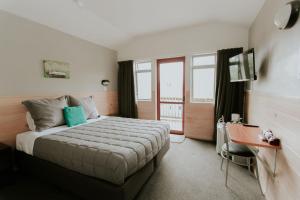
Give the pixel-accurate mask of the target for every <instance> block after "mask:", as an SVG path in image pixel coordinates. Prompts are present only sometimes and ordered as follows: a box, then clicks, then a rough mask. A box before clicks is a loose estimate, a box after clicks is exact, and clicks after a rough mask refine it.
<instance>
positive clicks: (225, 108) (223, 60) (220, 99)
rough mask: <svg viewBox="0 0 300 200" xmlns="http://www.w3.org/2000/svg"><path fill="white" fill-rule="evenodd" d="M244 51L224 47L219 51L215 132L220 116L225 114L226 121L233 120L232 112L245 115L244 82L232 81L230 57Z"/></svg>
mask: <svg viewBox="0 0 300 200" xmlns="http://www.w3.org/2000/svg"><path fill="white" fill-rule="evenodd" d="M242 52H243V48H233V49H223V50H219V51H218V53H217V56H218V57H217V80H216V96H215V133H214V140H216V133H217V129H216V124H217V121H218V119H219V118H221V117H222V115H223V116H224V119H225V121H226V122H228V121H230V120H231V114H232V113H239V114H240V116H241V117H243V116H244V96H245V84H244V82H233V83H231V82H230V73H229V58H231V57H233V56H236V55H238V54H240V53H242Z"/></svg>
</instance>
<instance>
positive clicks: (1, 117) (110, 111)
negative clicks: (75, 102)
mask: <svg viewBox="0 0 300 200" xmlns="http://www.w3.org/2000/svg"><path fill="white" fill-rule="evenodd" d="M63 95H66V94H54V95H45V96H2V97H0V142H1V143H4V144H8V145H10V146H13V147H14V146H15V141H16V135H17V134H18V133H22V132H26V131H28V130H29V129H28V126H27V122H26V117H25V116H26V108H25V106H23V105H22V103H21V102H22V101H24V100H27V99H41V98H55V97H59V96H63ZM70 95H73V96H75V97H83V96H91V95H92V96H93V97H94V100H95V103H96V106H97V109H98V111H99V113H100V114H101V115H114V114H117V112H118V103H117V102H118V101H117V92H116V91H108V92H97V93H95V92H94V93H87V92H86V93H72V94H70Z"/></svg>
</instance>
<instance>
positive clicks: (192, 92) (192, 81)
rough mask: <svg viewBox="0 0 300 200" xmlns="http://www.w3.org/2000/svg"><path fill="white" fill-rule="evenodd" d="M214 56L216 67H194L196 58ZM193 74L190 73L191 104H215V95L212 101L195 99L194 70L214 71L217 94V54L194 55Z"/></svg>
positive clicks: (214, 87) (192, 60)
mask: <svg viewBox="0 0 300 200" xmlns="http://www.w3.org/2000/svg"><path fill="white" fill-rule="evenodd" d="M212 55H213V56H214V57H215V64H214V65H194V58H195V57H206V56H212ZM190 66H191V68H190V69H191V72H190V77H191V78H190V85H191V86H190V88H191V92H190V99H191V103H212V104H214V103H215V95H213V98H212V99H208V98H207V99H204V98H203V99H200V98H194V69H214V86H213V93H214V94H215V93H216V68H217V53H205V54H198V55H193V56H192V57H191V65H190Z"/></svg>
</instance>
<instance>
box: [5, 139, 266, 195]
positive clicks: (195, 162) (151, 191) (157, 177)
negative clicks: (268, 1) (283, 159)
mask: <svg viewBox="0 0 300 200" xmlns="http://www.w3.org/2000/svg"><path fill="white" fill-rule="evenodd" d="M220 163H221V158H220V156H217V154H216V151H215V146H214V145H213V144H211V143H207V142H201V141H196V140H191V139H185V141H184V142H183V143H180V144H177V143H172V144H171V149H170V151H169V152H168V153H167V154H166V156H165V157H164V159H163V161H162V163H161V165H160V166H159V168H158V169H157V171H156V172H155V173H154V174H153V176H152V177H151V178H150V180H149V181H148V182H147V184H146V185H145V186H144V187H143V189H142V190H141V192H140V193H139V194H138V196H137V198H136V199H137V200H219V199H222V200H238V199H240V200H264V197H263V196H262V195H261V194H260V190H259V186H258V184H257V181H256V179H255V178H253V177H252V176H250V175H249V173H248V171H247V169H245V168H242V167H239V166H236V165H234V164H231V165H230V166H229V167H230V168H229V179H228V185H229V187H228V188H226V187H225V186H224V181H225V170H223V171H221V170H220ZM224 168H225V165H224ZM0 199H1V200H15V199H30V200H36V199H43V200H48V199H49V200H50V199H51V200H52V199H55V200H63V199H66V200H69V199H77V198H76V197H75V196H73V195H71V194H69V193H67V192H64V191H62V190H59V189H58V188H56V187H54V186H52V185H49V184H47V183H44V182H42V181H40V180H37V179H33V178H30V177H26V176H21V175H19V176H18V178H17V182H16V184H14V185H12V186H7V187H4V188H2V189H0Z"/></svg>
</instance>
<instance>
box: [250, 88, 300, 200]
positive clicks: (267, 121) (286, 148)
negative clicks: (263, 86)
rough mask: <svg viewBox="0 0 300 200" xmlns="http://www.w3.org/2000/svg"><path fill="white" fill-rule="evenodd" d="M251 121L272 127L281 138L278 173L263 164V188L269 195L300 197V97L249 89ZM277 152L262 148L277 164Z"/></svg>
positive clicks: (278, 198)
mask: <svg viewBox="0 0 300 200" xmlns="http://www.w3.org/2000/svg"><path fill="white" fill-rule="evenodd" d="M247 101H248V108H247V113H248V114H247V115H248V116H247V118H248V121H249V123H252V124H257V125H259V126H261V128H263V129H267V128H270V129H271V130H272V131H273V132H274V134H275V135H276V136H278V137H279V138H280V139H281V142H282V149H281V150H280V151H279V154H278V157H277V158H278V160H277V176H276V177H275V179H274V178H272V177H271V176H270V175H269V174H267V172H266V170H265V169H264V168H263V166H262V165H260V166H259V171H260V175H261V182H262V185H263V191H264V193H265V194H266V198H267V199H272V200H281V199H287V200H288V199H291V200H292V199H299V197H300V190H299V188H300V171H299V169H300V98H292V97H290V98H288V97H280V96H273V95H269V94H265V93H261V92H253V93H251V92H249V93H247ZM273 153H274V152H272V151H271V150H269V149H263V148H261V152H260V155H261V156H262V157H263V158H264V160H265V161H266V162H267V163H268V164H269V165H272V164H273V161H274V160H273V158H274V157H273Z"/></svg>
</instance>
